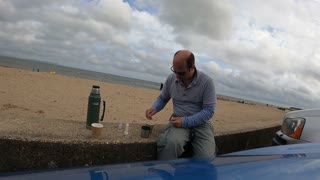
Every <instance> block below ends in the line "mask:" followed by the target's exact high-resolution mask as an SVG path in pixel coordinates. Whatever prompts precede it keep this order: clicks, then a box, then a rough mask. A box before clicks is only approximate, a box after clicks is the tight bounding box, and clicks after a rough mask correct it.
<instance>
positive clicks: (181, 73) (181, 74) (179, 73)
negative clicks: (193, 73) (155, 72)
mask: <svg viewBox="0 0 320 180" xmlns="http://www.w3.org/2000/svg"><path fill="white" fill-rule="evenodd" d="M170 69H171V71H172V72H174V73H176V74H178V75H179V76H184V75H185V74H186V71H183V72H177V71H175V70H174V69H173V66H172V67H171V68H170Z"/></svg>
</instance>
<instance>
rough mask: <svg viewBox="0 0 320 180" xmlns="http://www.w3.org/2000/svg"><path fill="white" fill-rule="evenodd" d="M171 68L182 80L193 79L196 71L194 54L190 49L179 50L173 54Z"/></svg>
mask: <svg viewBox="0 0 320 180" xmlns="http://www.w3.org/2000/svg"><path fill="white" fill-rule="evenodd" d="M171 70H172V71H173V72H174V73H175V74H176V77H177V78H178V79H180V80H181V81H184V80H188V79H191V78H192V77H193V75H194V72H195V66H194V55H193V53H192V52H190V51H188V50H179V51H177V52H176V53H175V54H174V56H173V61H172V68H171Z"/></svg>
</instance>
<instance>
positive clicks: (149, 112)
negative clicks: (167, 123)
mask: <svg viewBox="0 0 320 180" xmlns="http://www.w3.org/2000/svg"><path fill="white" fill-rule="evenodd" d="M156 113H157V110H155V109H153V108H149V109H147V110H146V118H147V119H149V120H151V119H152V116H153V115H155V114H156Z"/></svg>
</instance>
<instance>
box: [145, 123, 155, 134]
mask: <svg viewBox="0 0 320 180" xmlns="http://www.w3.org/2000/svg"><path fill="white" fill-rule="evenodd" d="M154 124H155V123H154V122H153V121H147V123H146V125H147V126H149V127H150V134H151V133H152V130H153V127H154Z"/></svg>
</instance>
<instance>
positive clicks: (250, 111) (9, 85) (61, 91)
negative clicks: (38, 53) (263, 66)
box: [0, 67, 285, 137]
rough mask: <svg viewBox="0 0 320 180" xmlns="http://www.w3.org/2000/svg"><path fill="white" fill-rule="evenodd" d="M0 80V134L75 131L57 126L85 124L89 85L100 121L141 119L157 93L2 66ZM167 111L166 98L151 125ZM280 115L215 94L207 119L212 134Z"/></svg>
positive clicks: (263, 123) (270, 121)
mask: <svg viewBox="0 0 320 180" xmlns="http://www.w3.org/2000/svg"><path fill="white" fill-rule="evenodd" d="M0 84H1V88H0V99H1V101H0V116H1V119H0V136H9V137H10V136H13V135H14V134H16V133H17V132H24V133H21V134H22V135H23V136H28V135H30V136H33V135H35V134H36V135H37V136H39V135H42V136H44V137H46V136H48V137H49V136H50V135H57V134H58V135H59V134H63V133H67V134H68V133H69V134H71V136H77V133H75V132H73V131H76V130H75V129H74V130H70V129H63V127H64V123H69V124H72V123H75V124H81V127H82V124H83V127H85V122H86V116H87V104H88V96H89V93H90V91H91V88H92V85H98V86H100V89H101V90H100V93H101V99H102V100H105V101H106V103H107V108H106V115H105V119H104V121H103V123H111V124H112V123H114V124H117V123H119V122H121V121H122V122H124V123H125V122H128V123H130V124H139V123H145V122H146V121H147V119H146V118H145V116H144V113H145V110H146V109H147V108H149V107H150V106H151V105H152V103H153V102H154V100H155V99H156V97H157V96H158V95H159V91H157V90H150V89H143V88H137V87H130V86H125V85H118V84H111V83H106V82H100V81H93V80H86V79H80V78H74V77H67V76H63V75H60V74H50V73H49V72H33V71H26V70H20V69H14V68H8V67H0ZM171 113H172V103H171V101H170V102H169V103H168V105H167V106H166V107H165V108H164V109H163V110H162V111H161V112H160V113H158V114H156V115H155V116H154V119H153V120H154V121H155V123H156V125H158V124H159V125H160V124H162V125H163V124H167V121H168V117H169V116H170V114H171ZM284 114H285V112H284V111H282V110H279V109H278V108H277V107H272V106H267V105H257V104H247V103H239V102H233V101H229V100H224V99H218V101H217V108H216V113H215V115H214V117H213V118H212V120H211V121H212V123H213V124H214V127H215V134H227V133H232V132H239V131H247V130H251V129H257V128H264V127H271V126H275V125H280V124H281V123H282V118H283V115H284ZM60 126H61V127H60ZM57 129H61V131H60V132H58V133H57V132H56V130H57ZM84 129H85V128H84ZM55 133H57V134H55ZM111 134H112V132H111ZM61 137H65V136H61Z"/></svg>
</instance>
